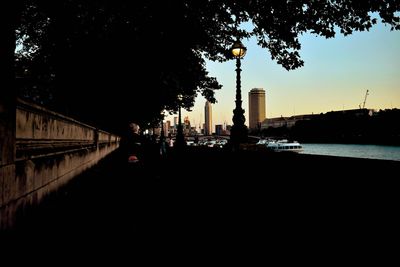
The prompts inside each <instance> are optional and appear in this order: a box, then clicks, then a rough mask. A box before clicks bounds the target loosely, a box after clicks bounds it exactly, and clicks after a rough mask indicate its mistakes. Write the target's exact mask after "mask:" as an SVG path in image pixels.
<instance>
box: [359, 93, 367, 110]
mask: <svg viewBox="0 0 400 267" xmlns="http://www.w3.org/2000/svg"><path fill="white" fill-rule="evenodd" d="M368 92H369V91H368V90H367V92H365V97H364V102H363V103H362V108H363V109H364V108H365V103H366V102H367V96H368ZM358 106H359V107H360V109H361V104H360V105H358Z"/></svg>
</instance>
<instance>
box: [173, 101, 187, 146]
mask: <svg viewBox="0 0 400 267" xmlns="http://www.w3.org/2000/svg"><path fill="white" fill-rule="evenodd" d="M182 99H183V96H182V95H178V114H179V115H178V117H179V118H178V131H177V133H176V140H175V146H176V148H178V149H181V148H183V147H184V146H185V145H186V142H185V138H184V137H183V128H182V116H181V105H182Z"/></svg>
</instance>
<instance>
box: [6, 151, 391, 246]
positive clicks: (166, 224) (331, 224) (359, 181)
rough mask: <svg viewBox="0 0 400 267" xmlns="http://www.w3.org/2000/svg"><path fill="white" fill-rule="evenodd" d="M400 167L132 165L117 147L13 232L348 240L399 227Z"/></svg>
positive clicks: (311, 159) (326, 162)
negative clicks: (397, 183)
mask: <svg viewBox="0 0 400 267" xmlns="http://www.w3.org/2000/svg"><path fill="white" fill-rule="evenodd" d="M398 167H399V163H396V162H383V161H376V160H371V161H369V160H354V159H340V158H334V159H332V158H330V157H319V156H312V155H297V154H279V155H277V154H270V153H267V154H263V153H256V152H243V153H236V154H232V153H229V152H223V151H220V150H200V151H196V152H187V153H186V154H184V155H183V156H179V155H170V157H169V158H167V159H165V160H159V159H157V158H153V159H151V160H150V161H149V162H148V163H147V165H146V166H145V167H144V168H138V167H132V168H129V167H127V166H125V164H124V162H123V161H122V160H121V158H120V156H119V155H118V152H117V153H114V154H113V155H112V156H111V157H108V158H106V159H104V160H103V161H102V162H101V163H100V164H99V165H97V166H96V167H95V168H93V169H91V170H89V171H88V172H86V173H85V174H84V175H81V176H79V177H78V178H76V179H74V180H73V181H72V182H71V183H70V184H69V185H67V186H66V187H65V188H64V189H62V190H60V191H59V192H58V193H56V194H51V195H50V196H49V197H48V199H46V200H45V201H44V202H43V204H42V205H40V206H38V207H35V208H33V209H31V210H30V212H28V214H26V215H25V217H24V219H23V220H20V221H19V224H18V226H17V230H16V231H15V232H14V234H16V235H18V236H19V237H21V238H22V240H29V239H32V238H45V239H46V240H48V242H55V243H57V242H60V240H63V241H65V242H67V241H72V242H79V243H82V242H83V243H85V242H87V243H88V244H93V243H96V242H99V243H100V244H103V243H105V242H106V243H107V245H110V244H112V243H113V242H116V244H122V243H121V242H125V241H126V242H128V243H129V244H130V245H134V246H138V247H141V248H142V249H145V248H150V247H154V246H157V247H159V248H168V246H175V245H176V244H180V247H183V248H184V247H185V246H186V245H187V246H190V244H199V243H202V242H206V243H207V246H208V248H209V249H211V250H213V249H218V247H219V246H232V247H234V246H236V245H239V244H240V245H243V244H245V243H246V242H250V243H251V244H253V243H254V242H256V241H257V240H258V241H257V242H261V244H262V243H263V242H268V243H272V244H274V245H275V246H283V245H285V243H286V242H289V241H288V240H290V242H294V243H293V244H297V245H299V246H300V245H301V241H302V240H308V241H312V242H326V241H327V240H329V242H341V244H342V246H349V244H351V243H349V242H357V243H358V242H361V241H365V242H370V239H371V238H374V239H379V238H380V235H381V234H382V233H383V232H385V231H390V229H391V228H390V224H391V223H393V222H394V221H393V220H394V217H395V213H393V212H392V211H391V209H392V208H393V206H394V203H396V202H394V200H395V196H396V194H395V192H394V187H392V186H393V185H394V177H393V176H390V175H391V174H392V173H393V171H397V170H398ZM373 171H379V173H378V175H375V174H373ZM386 222H387V225H386ZM383 224H385V225H386V226H387V227H386V228H382V227H381V226H382V225H383ZM378 228H379V231H378ZM382 231H383V232H382ZM378 233H379V234H378ZM105 240H107V241H105ZM343 240H347V241H346V242H343ZM173 244H175V245H173ZM188 248H189V247H186V249H188Z"/></svg>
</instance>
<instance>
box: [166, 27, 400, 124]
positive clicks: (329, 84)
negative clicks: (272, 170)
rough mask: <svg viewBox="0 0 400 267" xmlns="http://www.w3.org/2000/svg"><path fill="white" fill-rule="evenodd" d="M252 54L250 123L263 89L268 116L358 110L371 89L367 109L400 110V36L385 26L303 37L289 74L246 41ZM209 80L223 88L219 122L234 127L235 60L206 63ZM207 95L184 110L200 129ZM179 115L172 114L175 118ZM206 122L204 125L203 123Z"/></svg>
mask: <svg viewBox="0 0 400 267" xmlns="http://www.w3.org/2000/svg"><path fill="white" fill-rule="evenodd" d="M242 41H243V44H244V45H245V46H246V47H247V54H246V56H245V57H244V58H243V59H242V74H241V80H242V83H241V85H242V100H243V103H242V107H243V108H244V109H245V118H246V125H248V120H249V117H248V92H249V91H250V90H251V89H252V88H264V90H265V94H266V99H267V102H266V106H267V107H268V109H267V114H266V117H267V118H274V117H280V116H284V117H290V116H293V115H299V114H312V113H314V114H317V113H325V112H329V111H332V110H342V109H356V108H358V107H359V105H360V104H362V103H363V101H364V97H365V93H366V91H367V90H369V95H368V98H367V101H366V105H365V107H366V108H373V109H387V108H399V107H400V51H399V49H398V47H400V32H398V31H390V27H388V26H384V25H383V24H381V23H378V24H377V25H375V26H374V27H373V28H372V29H371V30H370V31H369V32H354V33H353V34H352V35H349V36H346V37H344V36H343V35H341V34H339V33H338V34H337V35H336V37H335V38H331V39H325V38H322V37H316V36H314V35H311V34H305V35H303V36H301V37H300V42H301V44H302V49H301V51H300V55H301V56H302V59H303V60H304V61H305V63H304V66H303V67H301V68H299V69H296V70H291V71H286V70H285V69H284V68H283V67H282V66H280V65H278V64H277V63H276V61H273V60H271V58H270V54H269V52H268V51H267V50H266V49H263V48H261V47H259V46H258V45H257V44H256V40H254V39H250V40H242ZM206 64H207V70H208V71H209V75H210V76H214V77H216V78H217V79H218V81H219V82H220V83H221V84H222V85H223V88H222V89H221V90H218V91H216V93H215V96H216V99H217V103H215V104H213V127H214V126H215V124H224V122H226V123H227V124H232V115H233V112H232V111H233V109H234V105H235V104H234V101H235V88H236V85H235V82H236V79H235V77H236V76H235V62H234V61H233V60H229V61H227V62H223V63H220V62H211V61H208V60H206ZM205 101H206V100H205V99H204V97H202V96H198V97H197V98H196V103H195V105H194V107H193V108H192V111H191V112H188V111H186V110H182V114H183V116H187V115H188V116H189V117H190V118H192V120H194V121H195V123H196V125H199V124H202V123H204V115H203V117H202V115H201V114H203V111H204V103H205ZM173 116H174V115H171V116H169V117H168V118H167V119H169V118H170V117H173ZM199 118H201V120H202V121H199Z"/></svg>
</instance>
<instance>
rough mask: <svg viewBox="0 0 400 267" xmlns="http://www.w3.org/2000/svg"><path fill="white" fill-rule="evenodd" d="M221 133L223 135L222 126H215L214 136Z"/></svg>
mask: <svg viewBox="0 0 400 267" xmlns="http://www.w3.org/2000/svg"><path fill="white" fill-rule="evenodd" d="M223 133H224V129H223V125H222V124H217V125H215V134H216V135H222V134H223Z"/></svg>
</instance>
